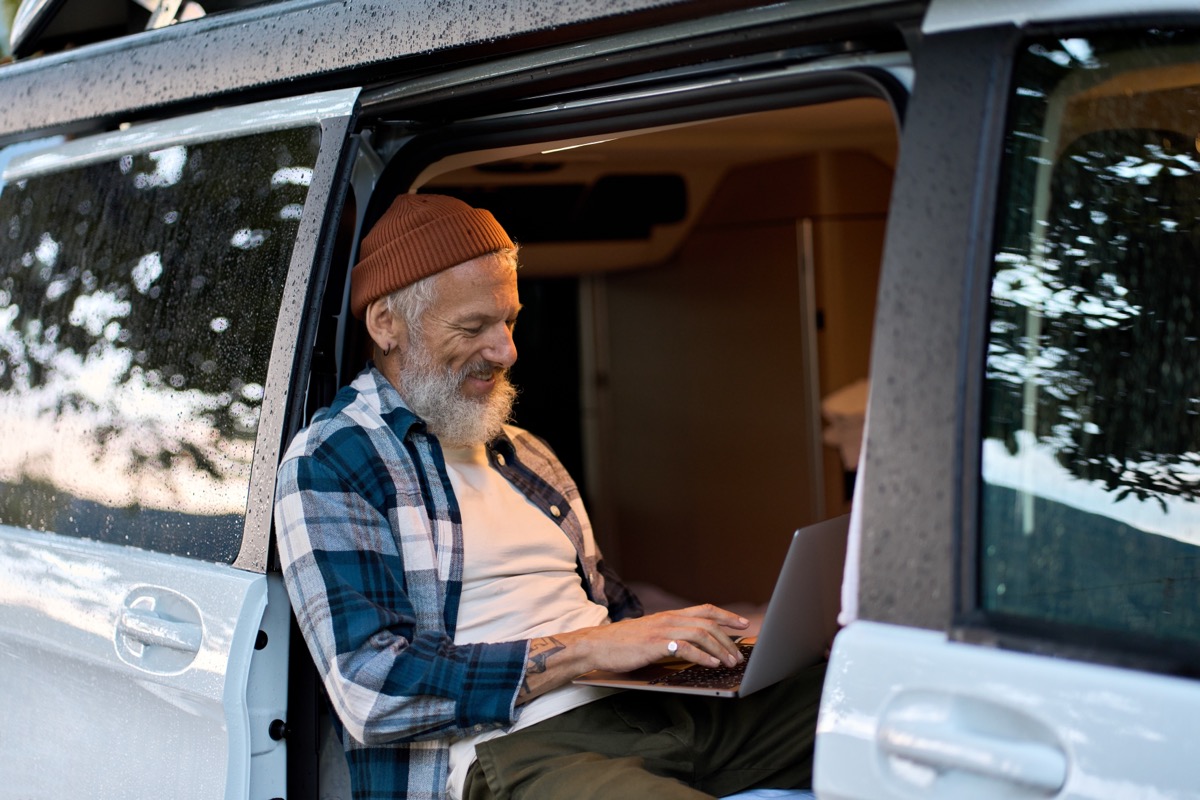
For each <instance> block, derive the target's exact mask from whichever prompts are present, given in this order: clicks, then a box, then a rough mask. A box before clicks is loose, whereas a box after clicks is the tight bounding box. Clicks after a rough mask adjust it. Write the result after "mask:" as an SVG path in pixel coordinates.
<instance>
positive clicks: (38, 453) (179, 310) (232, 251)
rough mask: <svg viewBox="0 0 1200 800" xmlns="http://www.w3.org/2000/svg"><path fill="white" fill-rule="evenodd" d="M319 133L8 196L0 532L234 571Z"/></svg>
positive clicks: (88, 175) (123, 161)
mask: <svg viewBox="0 0 1200 800" xmlns="http://www.w3.org/2000/svg"><path fill="white" fill-rule="evenodd" d="M317 145H318V132H317V130H316V129H315V128H310V129H299V130H292V131H282V132H278V131H277V132H271V133H267V134H260V135H254V136H246V137H242V138H237V139H227V140H223V141H216V142H211V143H205V144H198V145H188V146H175V147H168V148H165V149H162V150H157V151H154V152H149V153H130V154H128V155H125V156H122V157H120V158H118V159H116V160H112V161H107V162H104V163H93V164H89V165H86V166H82V167H78V168H74V169H68V170H65V171H60V172H56V173H52V174H40V175H34V176H33V177H29V178H25V179H18V180H10V181H9V182H7V183H6V184H5V185H4V186H3V188H2V190H0V441H3V442H4V446H3V449H2V450H0V524H5V525H13V526H18V527H23V528H30V529H34V530H38V531H48V532H54V533H59V534H65V535H69V536H80V537H86V538H94V539H101V540H104V541H109V542H116V543H124V544H131V545H136V546H139V547H146V548H151V549H155V550H160V551H164V552H171V553H177V554H181V555H190V556H193V557H197V558H202V559H206V560H212V561H225V562H228V561H232V560H233V559H234V557H235V556H236V555H237V552H238V549H239V545H240V541H241V535H242V523H243V518H244V514H245V507H246V494H247V488H248V485H249V478H250V466H251V455H252V451H253V446H254V438H255V434H256V431H257V429H258V420H259V414H260V410H261V402H262V397H263V386H264V383H265V381H266V371H267V362H268V358H269V355H270V350H271V343H272V339H273V334H274V330H275V321H276V318H277V316H278V313H279V304H280V298H281V295H282V291H283V284H284V278H285V276H286V273H287V269H288V263H289V260H290V257H291V252H292V246H293V244H294V243H295V239H296V232H297V229H298V226H299V217H300V210H301V207H302V206H303V203H304V199H305V196H306V194H307V191H308V183H309V179H310V178H311V174H312V167H313V164H314V163H315V160H316V155H317Z"/></svg>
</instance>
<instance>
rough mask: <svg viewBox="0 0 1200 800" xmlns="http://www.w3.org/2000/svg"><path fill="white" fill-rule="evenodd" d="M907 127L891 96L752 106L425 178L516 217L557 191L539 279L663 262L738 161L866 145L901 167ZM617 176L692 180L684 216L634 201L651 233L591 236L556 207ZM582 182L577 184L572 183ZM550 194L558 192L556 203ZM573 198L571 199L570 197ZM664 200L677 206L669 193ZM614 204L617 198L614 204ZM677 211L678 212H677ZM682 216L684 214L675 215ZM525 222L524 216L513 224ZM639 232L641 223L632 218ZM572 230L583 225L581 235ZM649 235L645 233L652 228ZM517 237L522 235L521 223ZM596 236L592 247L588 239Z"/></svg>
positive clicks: (437, 167)
mask: <svg viewBox="0 0 1200 800" xmlns="http://www.w3.org/2000/svg"><path fill="white" fill-rule="evenodd" d="M896 143H897V131H896V123H895V117H894V115H893V113H892V109H891V107H890V106H889V105H888V104H887V103H886V102H885V101H883V100H879V99H873V98H865V99H854V100H845V101H840V102H835V103H825V104H820V105H813V106H803V107H798V108H790V109H783V110H778V111H767V112H761V113H758V114H746V115H742V116H737V117H728V118H723V119H719V120H714V121H709V122H701V123H694V124H686V125H677V126H667V127H662V128H656V129H653V130H651V131H633V132H628V131H626V132H615V133H612V134H601V135H597V136H593V137H589V138H588V139H583V140H573V141H569V142H541V143H538V144H536V145H529V146H521V147H506V148H499V149H496V150H486V151H475V152H471V153H464V154H458V155H455V156H451V157H448V158H445V159H442V160H441V161H438V162H436V163H434V164H432V165H430V166H429V167H428V168H427V169H426V170H425V171H424V172H423V173H422V174H421V176H420V177H418V179H417V181H416V183H415V186H416V188H417V189H419V190H420V191H425V192H437V191H441V192H446V193H448V194H455V195H458V196H461V197H464V198H469V199H470V200H472V201H473V202H477V203H479V204H480V205H484V206H485V207H486V206H487V205H488V203H487V202H483V201H481V198H487V197H489V196H490V197H491V198H492V199H493V201H494V203H495V205H496V208H494V209H493V210H494V211H496V213H497V215H498V216H500V217H501V220H502V222H504V223H505V224H506V225H509V224H510V223H509V222H508V221H506V220H505V219H504V217H503V211H502V209H503V208H504V207H506V206H509V207H511V206H514V205H522V206H524V208H523V212H522V213H523V215H524V216H528V215H530V214H537V213H539V211H538V209H536V208H534V209H532V210H530V209H529V208H528V204H531V203H533V204H536V203H537V200H536V198H537V197H539V196H543V197H545V198H547V201H546V202H547V210H546V212H545V214H546V215H547V217H548V218H551V217H552V218H553V219H555V220H560V219H561V220H562V222H561V227H562V229H563V231H564V233H563V234H562V236H561V237H559V240H558V241H548V240H547V239H548V238H549V237H547V236H546V235H545V233H544V230H545V227H546V226H541V227H540V229H539V230H538V232H537V234H536V235H531V236H528V237H527V238H526V239H525V240H524V241H523V243H522V253H521V261H522V265H523V266H522V269H523V273H524V274H526V275H528V276H530V277H542V276H550V275H561V274H581V273H587V272H596V271H608V270H614V269H631V268H638V267H646V266H653V265H655V264H658V263H661V262H663V261H665V260H666V259H668V258H669V257H670V256H671V255H672V254H673V253H674V252H675V250H676V249H677V247H678V246H679V244H680V243H681V242H682V241H683V240H684V239H685V238H686V236H687V232H688V231H689V230H690V229H691V227H692V226H693V225H694V224H695V222H696V220H697V219H698V218H699V216H700V214H701V213H702V212H703V210H704V207H705V205H706V203H707V200H708V198H709V196H710V195H711V193H712V191H713V190H714V189H715V188H716V186H717V184H718V183H719V182H720V180H721V178H722V177H723V176H724V175H725V174H726V173H728V172H729V171H730V170H731V169H734V168H736V167H739V166H742V165H746V164H753V163H769V162H772V161H780V160H784V159H787V158H792V157H796V156H800V155H804V154H809V153H817V152H823V151H846V150H853V151H859V152H864V153H866V154H868V155H870V156H872V157H873V158H875V159H877V160H879V161H881V162H883V163H885V164H887V165H888V167H889V168H893V167H894V165H895V158H896ZM613 176H620V177H622V178H623V179H629V178H630V177H636V176H644V177H645V178H646V179H647V180H646V186H647V187H653V186H655V185H658V184H661V183H662V182H663V180H664V179H665V178H667V177H670V176H677V178H678V179H682V181H683V184H684V185H685V186H686V199H685V200H684V201H683V209H682V216H680V214H679V213H678V211H679V210H678V209H676V208H674V207H673V206H672V207H671V208H670V209H668V210H667V211H664V212H663V214H661V215H660V216H659V217H658V218H657V219H654V220H651V219H649V218H648V217H646V215H647V214H653V205H654V204H653V203H652V204H650V206H651V208H650V210H649V211H647V210H646V205H647V204H645V203H640V204H639V203H631V204H630V207H631V208H633V209H637V211H636V212H631V213H637V214H641V215H642V216H643V221H646V222H653V223H654V224H650V225H649V231H648V235H640V234H631V236H630V238H623V239H620V240H613V237H612V236H604V237H599V236H598V237H597V238H596V239H587V238H586V237H587V235H588V234H587V231H588V230H594V225H590V224H589V223H588V222H587V221H585V220H579V221H576V222H572V221H571V220H569V219H567V218H566V216H565V215H569V214H570V210H569V209H568V210H564V209H563V208H561V207H554V208H550V204H551V203H559V204H561V203H563V202H574V203H576V206H575V208H576V210H577V211H579V212H580V213H582V212H583V210H584V209H588V208H594V204H593V205H590V206H589V203H588V202H587V198H588V191H587V189H588V188H589V187H596V185H597V182H598V181H600V182H601V185H603V184H604V182H605V181H602V180H601V179H611V178H612V177H613ZM569 187H574V188H569ZM550 198H555V199H554V200H553V201H552V200H551V199H550ZM564 198H566V200H564ZM661 202H662V203H663V204H664V205H669V204H670V203H671V202H672V196H671V195H670V194H669V193H667V194H665V195H664V196H663V199H662V200H661ZM606 207H607V206H606ZM668 212H669V213H668ZM675 220H678V221H675ZM512 227H513V228H514V229H519V227H520V226H519V224H516V225H513V226H512ZM625 227H626V228H627V229H628V230H630V231H639V230H641V229H643V228H645V227H646V226H645V225H641V224H639V221H634V222H632V223H630V224H628V225H626V226H625ZM572 231H574V232H576V233H578V232H582V233H579V235H575V234H573V233H572ZM642 233H645V231H644V230H642ZM514 236H515V237H516V238H517V239H518V240H519V241H521V240H522V237H521V236H520V233H519V230H518V232H517V233H514ZM581 241H586V242H587V246H586V247H581V246H579V243H580V242H581Z"/></svg>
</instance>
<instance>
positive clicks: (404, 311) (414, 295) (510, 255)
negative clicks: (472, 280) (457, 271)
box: [383, 247, 519, 338]
mask: <svg viewBox="0 0 1200 800" xmlns="http://www.w3.org/2000/svg"><path fill="white" fill-rule="evenodd" d="M494 254H495V255H498V256H500V257H501V258H503V259H506V260H508V261H509V262H510V263H511V264H512V268H513V269H514V270H516V269H517V268H518V266H519V265H518V263H517V248H515V247H506V248H504V249H502V250H496V251H495V252H494ZM441 274H442V273H440V272H435V273H434V274H432V275H428V276H426V277H424V278H422V279H421V280H419V281H417V282H416V283H410V284H409V285H408V286H405V287H403V288H400V289H397V290H396V291H394V292H392V293H391V294H389V295H387V296H386V297H384V298H383V303H384V306H385V307H386V308H387V310H388V312H389V313H390V314H391V315H392V316H394V317H399V318H400V319H403V320H404V322H405V324H406V325H407V326H408V330H409V333H410V334H411V335H413V336H416V337H418V338H423V337H424V335H425V329H424V321H425V312H426V311H428V310H429V307H430V306H431V305H433V298H434V296H435V295H436V291H435V288H436V287H435V286H434V283H435V282H436V280H437V278H438V277H439V276H440V275H441Z"/></svg>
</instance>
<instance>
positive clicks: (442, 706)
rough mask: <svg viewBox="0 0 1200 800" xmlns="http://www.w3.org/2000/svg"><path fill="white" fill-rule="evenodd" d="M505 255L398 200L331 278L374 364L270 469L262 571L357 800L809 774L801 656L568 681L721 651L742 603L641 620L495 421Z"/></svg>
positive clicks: (505, 324)
mask: <svg viewBox="0 0 1200 800" xmlns="http://www.w3.org/2000/svg"><path fill="white" fill-rule="evenodd" d="M516 269H517V263H516V248H515V247H514V246H513V244H512V242H511V240H510V239H509V237H508V236H507V234H506V233H505V232H504V230H503V229H502V228H501V227H500V225H499V224H498V223H497V222H496V220H495V219H494V218H493V217H492V215H491V214H490V213H488V212H486V211H483V210H480V209H475V208H472V207H470V206H468V205H466V204H465V203H462V202H460V201H458V200H455V199H452V198H449V197H440V196H436V195H402V196H400V197H398V198H396V200H395V202H394V203H393V204H392V206H391V207H390V208H389V209H388V211H387V212H386V213H385V214H384V216H383V217H382V218H381V219H380V221H379V223H378V224H376V225H375V227H374V228H373V229H372V231H371V232H370V234H369V235H368V236H367V237H366V238H365V239H364V241H363V245H362V254H361V260H360V261H359V263H358V265H357V266H356V267H355V269H354V271H353V273H352V278H351V309H352V311H353V313H354V314H355V316H357V317H359V318H361V319H363V320H364V321H365V323H366V327H367V331H368V333H369V335H370V337H371V340H372V342H373V343H374V360H373V364H372V365H371V366H369V367H368V368H367V370H365V371H364V372H363V373H361V374H360V375H359V376H358V377H357V378H356V379H355V380H354V382H353V383H352V384H351V385H350V386H349V387H347V388H346V389H344V390H342V392H340V393H339V395H338V397H337V398H336V400H335V402H334V404H333V405H332V406H331V407H330V408H328V409H324V410H323V411H321V412H319V413H318V414H317V415H316V416H315V417H314V419H313V423H312V425H311V426H310V427H309V428H308V429H306V430H305V431H303V432H301V433H300V434H299V435H298V436H297V438H296V440H295V441H294V442H293V443H292V445H291V447H290V448H289V450H288V452H287V455H286V456H285V458H284V461H283V464H282V465H281V467H280V473H279V486H278V492H277V502H276V528H277V534H278V540H279V549H280V554H281V557H282V561H283V569H284V578H285V581H286V583H287V586H288V591H289V593H290V595H291V599H292V604H293V607H294V609H295V612H296V617H297V620H298V621H299V625H300V630H301V632H302V633H303V635H304V637H305V639H306V641H307V642H308V645H309V648H310V650H311V651H312V654H313V658H314V659H315V661H316V664H317V667H318V670H319V671H320V674H321V676H322V679H323V681H324V685H325V688H326V690H327V692H328V694H329V697H330V700H331V702H332V705H333V708H334V710H335V711H336V713H337V716H338V718H339V720H340V722H341V724H342V728H343V730H342V737H343V743H344V745H345V748H346V755H347V760H348V762H349V765H350V771H351V781H352V785H353V791H354V796H355V798H360V799H362V798H371V799H372V800H374V798H384V797H387V798H393V797H408V798H419V797H430V798H432V797H444V796H446V795H449V796H451V797H455V798H457V797H470V798H478V799H479V800H482V799H483V798H490V797H523V796H524V797H571V798H579V797H613V798H616V797H620V798H628V797H654V798H673V797H679V798H698V797H706V796H709V795H707V794H705V793H704V792H703V791H699V790H697V789H694V788H691V787H692V786H699V787H702V789H703V790H705V791H711V792H714V793H729V792H733V791H738V790H740V789H742V788H746V787H749V786H753V785H771V784H773V785H807V782H808V780H809V779H810V772H811V742H812V739H811V737H812V731H813V727H814V724H815V714H816V702H817V696H818V695H819V691H820V683H821V677H822V670H820V669H817V670H811V671H809V672H807V673H802V676H800V678H798V679H796V680H793V681H790V682H785V683H784V684H781V685H780V686H779V687H776V688H772V689H768V690H764V691H763V692H761V693H759V694H757V695H754V696H752V697H751V698H747V699H744V700H736V701H719V700H713V701H707V700H704V701H696V700H680V699H676V698H673V697H667V696H663V695H645V696H634V694H633V693H626V694H621V693H615V692H612V691H610V690H603V689H595V688H588V687H582V686H577V685H574V684H572V683H571V680H572V679H573V678H575V677H577V676H578V675H581V674H583V673H584V672H587V671H589V670H591V669H596V668H602V669H608V670H629V669H634V668H637V667H640V666H644V665H646V664H649V663H650V662H652V661H655V660H657V659H659V658H661V657H662V656H665V655H667V653H668V652H671V653H675V654H676V655H677V656H678V657H680V658H684V659H687V660H690V661H693V662H696V663H699V664H705V665H711V666H716V665H718V664H727V665H733V664H735V663H737V662H738V661H739V660H740V659H741V654H740V652H739V651H738V649H737V647H736V646H735V644H734V642H733V641H732V640H731V639H730V636H729V634H728V633H727V629H731V630H735V631H736V630H740V629H744V628H745V627H746V626H747V621H746V620H745V619H742V618H740V617H738V616H736V615H734V614H731V613H729V612H727V611H724V610H721V609H718V608H715V607H712V606H697V607H694V608H689V609H684V610H681V611H674V612H666V613H662V614H655V615H651V616H642V614H641V609H640V606H639V604H638V603H637V600H636V599H635V598H634V597H633V596H632V595H631V594H630V593H629V592H628V591H627V590H626V589H625V587H624V586H623V585H622V584H621V582H620V580H619V579H618V578H617V577H616V576H615V575H614V574H613V573H611V572H610V571H609V570H608V569H607V568H606V567H605V565H604V562H603V560H602V558H601V556H600V553H599V552H598V550H597V548H596V544H595V541H594V539H593V536H592V531H591V527H590V524H589V522H588V518H587V514H586V512H585V511H584V508H583V505H582V503H581V501H580V498H579V493H578V490H577V489H576V487H575V485H574V483H573V482H572V481H571V479H570V477H569V476H568V475H567V473H566V471H565V470H564V469H563V467H562V465H561V464H560V463H559V462H558V460H557V459H556V458H555V456H554V454H553V452H551V451H550V450H549V448H547V447H546V446H545V445H544V444H543V443H542V442H541V441H540V440H538V439H537V438H535V437H533V436H531V435H530V434H528V433H526V432H525V431H523V430H520V429H518V428H515V427H512V426H509V425H506V424H505V423H506V421H507V419H508V417H509V413H510V410H511V407H512V403H513V399H514V397H515V394H516V393H515V390H514V389H513V387H512V385H511V384H510V383H509V381H508V369H509V368H510V367H511V366H512V364H513V363H514V362H515V361H516V357H517V353H516V348H515V347H514V345H513V339H512V329H513V325H514V324H515V322H516V319H517V315H518V312H519V311H520V301H519V299H518V295H517V281H516ZM793 684H796V685H793ZM797 686H799V688H797ZM781 704H783V708H784V710H785V712H786V713H782V714H780V713H776V714H775V716H774V717H772V718H771V720H770V721H769V722H765V721H764V720H765V716H766V712H769V711H770V710H772V709H775V710H776V711H778V710H779V707H780V705H781ZM634 754H636V755H634Z"/></svg>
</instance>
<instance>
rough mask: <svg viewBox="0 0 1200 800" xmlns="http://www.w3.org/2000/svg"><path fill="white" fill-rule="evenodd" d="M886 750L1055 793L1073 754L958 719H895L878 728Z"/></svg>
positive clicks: (941, 768)
mask: <svg viewBox="0 0 1200 800" xmlns="http://www.w3.org/2000/svg"><path fill="white" fill-rule="evenodd" d="M878 741H879V745H880V747H881V749H882V750H883V751H884V752H885V753H888V754H889V755H894V756H899V757H901V758H906V759H909V760H911V761H915V762H917V763H918V764H923V765H926V766H929V767H932V768H933V769H936V770H938V771H939V772H941V771H944V770H963V771H966V772H971V773H975V774H976V775H980V776H983V777H987V778H992V779H994V780H998V781H1004V782H1007V783H1013V784H1020V785H1022V786H1026V787H1029V788H1031V789H1034V790H1037V791H1041V792H1045V793H1046V795H1048V796H1049V795H1054V794H1057V793H1058V790H1059V789H1061V788H1062V786H1063V784H1064V783H1065V782H1066V780H1067V757H1066V753H1064V752H1063V751H1062V750H1061V749H1060V748H1058V747H1055V746H1053V745H1050V744H1045V743H1041V742H1028V741H1019V740H1012V739H1002V738H997V737H994V736H988V735H981V734H979V733H976V732H973V731H968V730H963V729H962V728H961V727H960V726H958V725H955V724H954V722H953V720H952V719H951V720H937V721H917V720H911V719H910V720H894V721H892V722H889V723H886V724H884V725H881V726H880V727H879V729H878Z"/></svg>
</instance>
